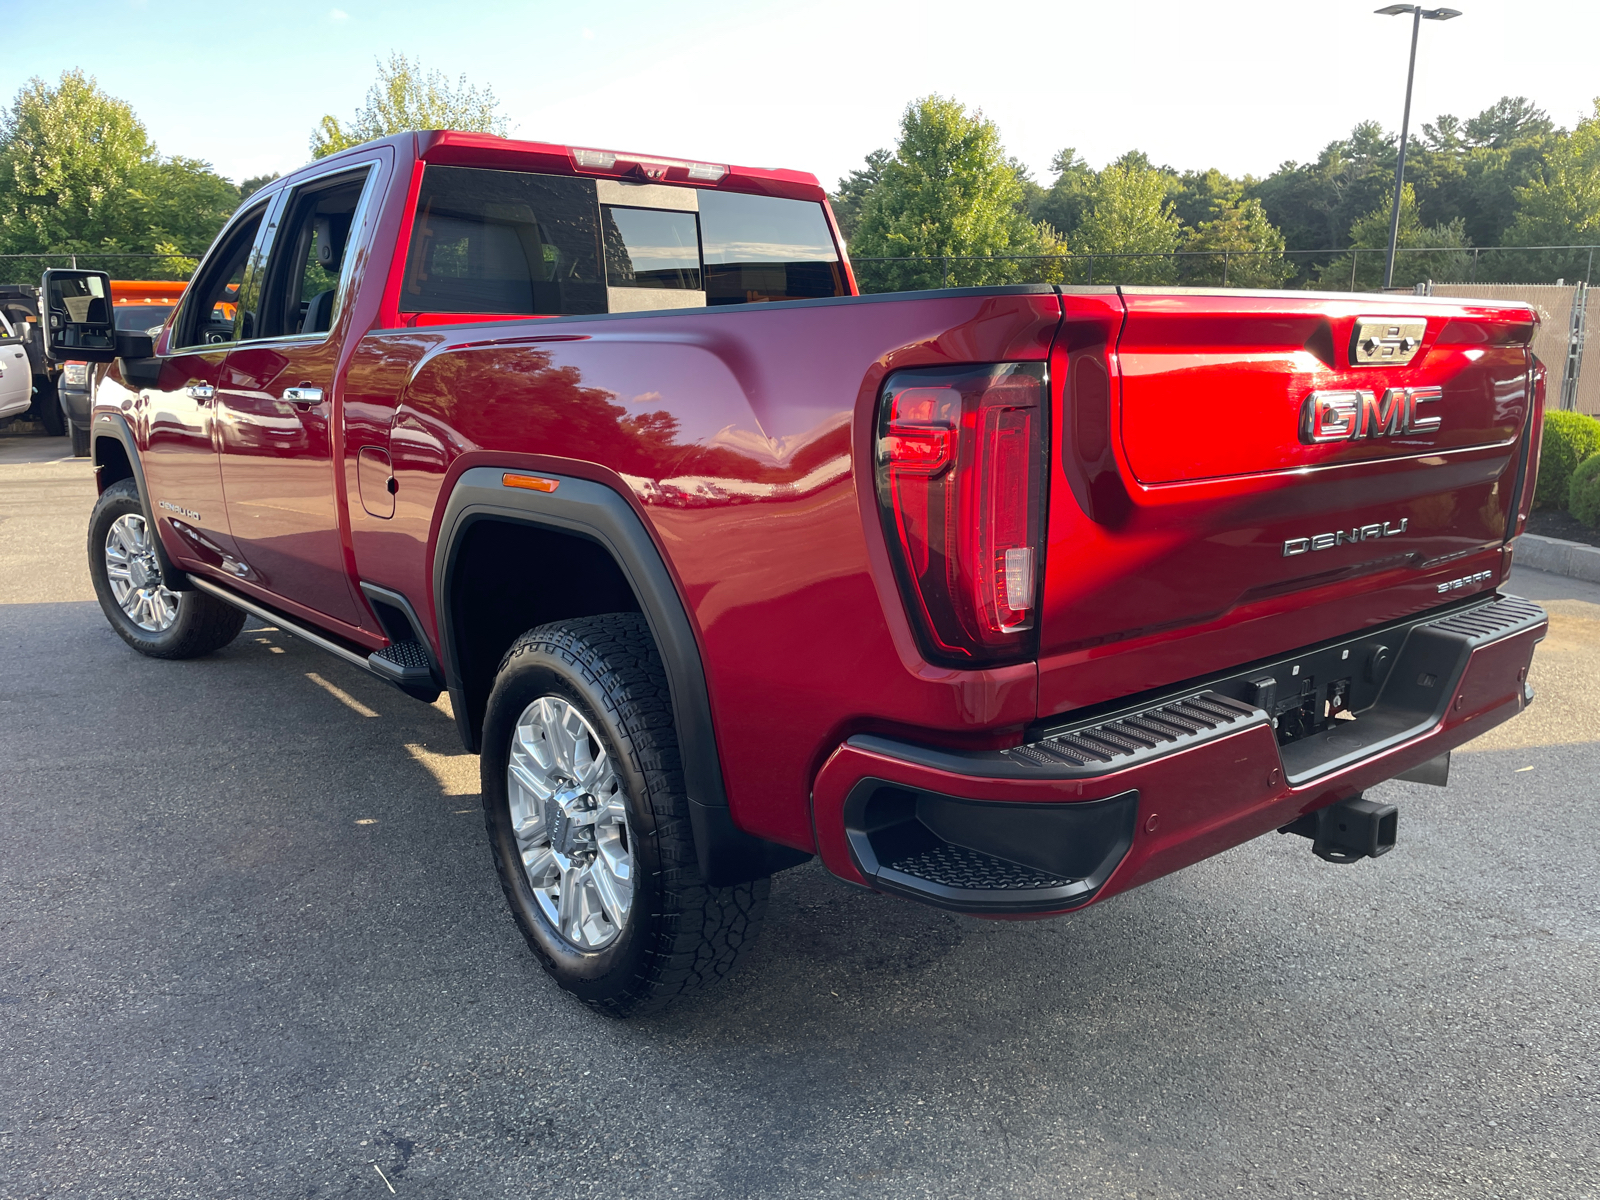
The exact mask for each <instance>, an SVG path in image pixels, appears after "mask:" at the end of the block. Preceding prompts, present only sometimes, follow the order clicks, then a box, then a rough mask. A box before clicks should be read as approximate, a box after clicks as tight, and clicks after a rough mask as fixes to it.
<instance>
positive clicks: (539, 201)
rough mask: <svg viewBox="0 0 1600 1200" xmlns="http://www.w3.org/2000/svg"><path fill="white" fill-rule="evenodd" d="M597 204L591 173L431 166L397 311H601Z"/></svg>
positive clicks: (546, 313)
mask: <svg viewBox="0 0 1600 1200" xmlns="http://www.w3.org/2000/svg"><path fill="white" fill-rule="evenodd" d="M597 210H598V202H597V200H596V199H595V186H594V181H593V180H590V179H569V178H566V177H563V176H559V175H530V174H527V173H525V172H521V171H485V170H481V169H479V168H476V167H439V166H430V167H428V168H427V170H426V171H425V172H424V174H423V176H422V192H421V194H420V195H419V196H418V197H417V213H416V220H415V223H414V225H413V227H412V231H411V247H410V250H409V252H408V253H407V255H406V274H405V282H404V283H403V284H402V286H401V291H400V311H401V312H408V313H506V314H523V315H526V314H532V315H536V316H560V315H563V314H569V313H571V314H576V313H603V312H605V311H606V285H605V281H604V280H603V279H602V278H601V274H600V253H599V244H598V238H597V237H596V219H597V216H598V211H597Z"/></svg>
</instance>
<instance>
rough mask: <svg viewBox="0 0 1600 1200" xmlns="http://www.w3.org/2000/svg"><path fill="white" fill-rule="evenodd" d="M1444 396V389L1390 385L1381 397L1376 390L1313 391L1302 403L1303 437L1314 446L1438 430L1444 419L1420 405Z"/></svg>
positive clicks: (1301, 430) (1303, 440) (1306, 442)
mask: <svg viewBox="0 0 1600 1200" xmlns="http://www.w3.org/2000/svg"><path fill="white" fill-rule="evenodd" d="M1443 399H1444V389H1443V388H1438V387H1420V388H1390V389H1389V390H1388V391H1386V392H1384V394H1383V399H1381V400H1380V399H1378V396H1377V394H1376V393H1375V392H1365V391H1362V392H1312V393H1311V394H1310V395H1309V396H1307V397H1306V398H1305V402H1304V403H1303V404H1302V405H1301V406H1300V440H1301V441H1302V442H1304V443H1305V444H1306V445H1308V446H1315V445H1317V444H1318V443H1320V442H1354V441H1359V440H1360V439H1362V438H1378V437H1400V436H1402V435H1404V434H1411V433H1437V432H1438V430H1439V426H1441V425H1442V424H1444V418H1443V417H1441V416H1439V414H1438V413H1436V412H1431V411H1428V412H1425V411H1422V410H1421V409H1420V407H1419V406H1421V405H1423V404H1436V403H1438V402H1439V401H1441V400H1443Z"/></svg>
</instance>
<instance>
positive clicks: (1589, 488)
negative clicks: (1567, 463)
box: [1567, 454, 1600, 529]
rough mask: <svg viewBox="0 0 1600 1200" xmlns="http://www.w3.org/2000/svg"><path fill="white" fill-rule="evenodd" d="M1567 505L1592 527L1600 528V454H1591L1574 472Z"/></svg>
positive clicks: (1575, 514)
mask: <svg viewBox="0 0 1600 1200" xmlns="http://www.w3.org/2000/svg"><path fill="white" fill-rule="evenodd" d="M1567 507H1568V508H1570V509H1571V510H1572V515H1573V516H1575V517H1577V518H1578V520H1580V521H1582V522H1583V523H1584V524H1585V525H1587V526H1589V527H1590V528H1591V529H1600V454H1591V455H1590V456H1589V457H1588V458H1586V459H1584V460H1583V461H1582V462H1581V463H1579V464H1578V469H1577V470H1576V471H1574V472H1573V473H1572V487H1571V490H1570V491H1569V492H1568V498H1567Z"/></svg>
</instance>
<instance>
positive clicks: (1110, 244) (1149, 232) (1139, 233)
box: [1068, 155, 1183, 283]
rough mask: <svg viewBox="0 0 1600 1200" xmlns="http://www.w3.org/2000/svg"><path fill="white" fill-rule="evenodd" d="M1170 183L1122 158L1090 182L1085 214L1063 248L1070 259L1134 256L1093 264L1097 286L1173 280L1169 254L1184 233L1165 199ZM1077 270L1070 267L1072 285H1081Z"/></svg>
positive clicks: (1164, 175)
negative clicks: (1088, 256)
mask: <svg viewBox="0 0 1600 1200" xmlns="http://www.w3.org/2000/svg"><path fill="white" fill-rule="evenodd" d="M1142 158H1143V155H1139V159H1142ZM1146 161H1147V160H1146ZM1169 178H1170V177H1169V176H1168V174H1167V173H1165V172H1163V171H1159V170H1156V169H1155V168H1153V167H1148V166H1141V165H1140V163H1139V161H1138V159H1133V158H1131V156H1127V155H1125V156H1124V158H1123V160H1119V162H1117V163H1113V164H1111V165H1110V166H1108V167H1107V168H1106V169H1105V170H1103V171H1101V172H1100V173H1099V174H1097V175H1096V176H1095V179H1094V184H1093V185H1092V187H1091V188H1090V191H1089V196H1088V200H1089V206H1088V211H1087V212H1086V213H1085V214H1084V217H1083V220H1082V221H1081V222H1080V223H1079V225H1078V228H1077V230H1076V231H1075V232H1074V233H1073V235H1072V237H1071V238H1070V239H1069V242H1068V244H1069V245H1070V246H1071V247H1072V252H1073V254H1074V255H1085V254H1093V255H1101V254H1106V255H1118V256H1126V255H1134V256H1137V257H1116V258H1107V259H1104V260H1099V261H1096V262H1095V263H1094V264H1093V274H1094V279H1095V280H1096V281H1097V282H1114V283H1171V282H1173V280H1175V279H1176V278H1177V271H1176V266H1175V263H1174V260H1173V258H1172V252H1173V251H1174V250H1176V249H1177V248H1178V244H1179V241H1180V239H1181V238H1182V236H1183V227H1182V226H1181V225H1180V224H1179V222H1178V216H1177V212H1176V210H1175V209H1174V208H1173V205H1172V203H1171V202H1170V201H1169V200H1168V199H1167V185H1168V181H1169ZM1080 269H1081V268H1080V266H1079V264H1077V263H1074V264H1073V270H1074V281H1075V282H1080V281H1081V280H1080V279H1079V277H1078V272H1079V270H1080ZM1085 278H1087V276H1085Z"/></svg>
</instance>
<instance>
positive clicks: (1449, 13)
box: [1376, 4, 1461, 290]
mask: <svg viewBox="0 0 1600 1200" xmlns="http://www.w3.org/2000/svg"><path fill="white" fill-rule="evenodd" d="M1376 11H1377V13H1378V15H1380V16H1385V17H1398V16H1402V15H1405V14H1410V16H1411V65H1410V66H1409V67H1407V68H1406V111H1405V115H1404V116H1402V117H1401V118H1400V161H1399V162H1397V163H1396V164H1395V167H1394V211H1393V212H1392V213H1390V214H1389V257H1388V259H1387V260H1385V262H1384V264H1383V286H1384V289H1385V290H1387V289H1388V288H1389V286H1390V285H1391V284H1392V283H1394V251H1395V244H1396V243H1397V242H1398V241H1399V240H1400V189H1401V186H1402V185H1403V184H1404V183H1405V178H1406V134H1407V133H1408V132H1409V131H1410V128H1411V80H1412V77H1413V76H1415V75H1416V73H1417V33H1418V32H1419V31H1420V30H1421V29H1422V23H1423V22H1424V21H1448V20H1449V19H1450V18H1451V17H1459V16H1460V15H1461V11H1460V10H1459V9H1455V8H1423V7H1422V5H1420V4H1391V5H1389V6H1388V7H1387V8H1380V9H1377V10H1376Z"/></svg>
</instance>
